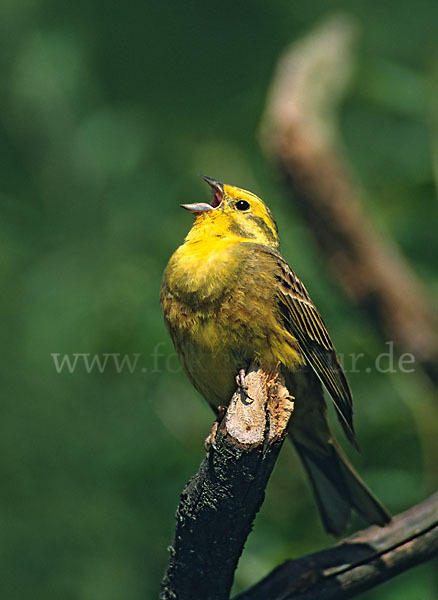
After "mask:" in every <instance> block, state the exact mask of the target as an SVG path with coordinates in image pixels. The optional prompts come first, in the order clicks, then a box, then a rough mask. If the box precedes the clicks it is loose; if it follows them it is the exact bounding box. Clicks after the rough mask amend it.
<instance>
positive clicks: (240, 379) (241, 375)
mask: <svg viewBox="0 0 438 600" xmlns="http://www.w3.org/2000/svg"><path fill="white" fill-rule="evenodd" d="M245 376H246V373H245V369H240V370H239V372H238V374H237V375H236V383H237V387H238V388H239V390H240V391H241V392H243V393H244V394H245V396H246V398H248V400H250V401H251V402H253V401H254V399H253V398H251V396H250V395H249V394H248V385H247V383H246V381H245Z"/></svg>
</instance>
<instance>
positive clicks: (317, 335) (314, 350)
mask: <svg viewBox="0 0 438 600" xmlns="http://www.w3.org/2000/svg"><path fill="white" fill-rule="evenodd" d="M273 254H274V253H273ZM274 256H275V258H276V262H277V270H276V274H275V278H276V280H277V302H278V305H279V308H280V312H281V315H282V318H283V322H284V324H285V326H286V328H287V329H288V331H289V332H290V333H291V334H292V335H293V336H294V337H295V339H296V340H297V341H298V344H299V346H300V350H301V352H302V354H303V356H304V358H305V359H306V361H307V363H308V364H309V365H310V367H311V368H312V369H313V371H314V372H315V373H316V375H317V376H318V378H319V379H320V380H321V382H322V383H323V385H324V386H325V387H326V388H327V391H328V392H329V394H330V396H331V397H332V399H333V403H334V405H335V408H336V412H337V415H338V417H339V420H340V422H341V425H342V427H343V428H344V431H345V433H346V435H347V438H348V439H349V440H350V442H351V443H352V444H353V445H354V446H355V447H357V443H356V438H355V434H354V427H353V399H352V396H351V390H350V386H349V385H348V381H347V378H346V376H345V373H344V371H343V369H342V366H341V364H340V362H339V359H338V357H337V354H336V350H335V348H334V346H333V343H332V341H331V339H330V336H329V333H328V331H327V328H326V326H325V325H324V321H323V320H322V318H321V315H320V314H319V312H318V310H317V309H316V307H315V305H314V304H313V302H312V300H311V298H310V296H309V294H308V292H307V290H306V288H305V287H304V285H303V283H302V282H301V281H300V279H299V278H298V277H297V276H296V274H295V273H294V272H293V271H292V269H291V268H290V267H289V265H288V264H287V263H286V262H285V261H284V260H283V259H282V258H281V256H280V255H279V254H277V253H275V254H274Z"/></svg>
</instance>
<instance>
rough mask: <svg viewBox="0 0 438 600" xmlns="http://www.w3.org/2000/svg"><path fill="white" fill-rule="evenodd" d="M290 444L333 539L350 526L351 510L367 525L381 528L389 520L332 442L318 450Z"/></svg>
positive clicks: (298, 444)
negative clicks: (295, 452) (295, 450)
mask: <svg viewBox="0 0 438 600" xmlns="http://www.w3.org/2000/svg"><path fill="white" fill-rule="evenodd" d="M291 437H292V436H291ZM292 441H293V443H294V445H295V448H296V449H297V451H298V454H299V456H300V458H301V460H302V462H303V464H304V467H305V469H306V471H307V474H308V475H309V478H310V482H311V484H312V488H313V491H314V493H315V497H316V501H317V504H318V508H319V511H320V513H321V518H322V521H323V523H324V526H325V528H326V529H327V531H328V532H329V533H332V534H334V535H336V536H340V535H342V533H344V531H345V530H346V529H347V527H348V525H349V523H350V514H351V509H352V508H353V509H355V510H356V511H357V512H358V513H359V514H360V515H361V516H362V517H363V518H364V519H365V520H367V521H369V522H370V523H374V524H376V525H380V526H384V525H386V523H388V522H389V521H390V519H391V517H390V515H389V513H388V512H387V511H386V509H385V508H384V506H383V505H382V504H381V503H380V502H379V500H377V498H376V497H375V496H374V495H373V493H372V492H371V491H370V490H369V489H368V487H367V486H366V485H365V483H364V482H363V481H362V480H361V478H360V477H359V475H358V474H357V473H356V471H355V470H354V468H353V466H352V465H351V464H350V462H349V461H348V459H347V457H346V456H345V454H344V453H343V451H342V449H341V448H340V447H339V446H338V444H337V443H336V442H335V441H334V440H332V441H330V443H327V444H325V445H324V446H321V445H319V446H317V447H315V446H313V445H312V446H307V445H305V444H303V443H302V442H299V441H297V440H296V439H294V438H293V437H292Z"/></svg>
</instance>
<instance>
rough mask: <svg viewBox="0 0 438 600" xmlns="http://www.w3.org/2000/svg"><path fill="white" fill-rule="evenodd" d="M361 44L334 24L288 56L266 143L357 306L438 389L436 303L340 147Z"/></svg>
mask: <svg viewBox="0 0 438 600" xmlns="http://www.w3.org/2000/svg"><path fill="white" fill-rule="evenodd" d="M356 37H357V36H356V25H355V23H354V22H353V21H352V20H351V19H347V18H346V17H337V18H332V19H331V20H329V21H328V22H325V23H323V24H322V25H321V26H320V27H319V28H318V29H316V30H315V31H314V32H312V33H311V34H309V35H308V36H307V37H306V38H304V39H303V40H301V41H300V42H298V43H296V44H294V45H293V46H292V47H291V48H290V49H289V50H287V51H286V52H285V54H284V56H283V57H282V58H281V59H280V61H279V64H278V68H277V73H276V76H275V78H274V81H273V83H272V86H271V91H270V94H269V98H268V102H267V107H266V112H265V117H264V120H263V126H262V134H263V135H262V143H263V147H264V149H265V151H266V152H267V153H268V154H269V155H270V156H271V157H272V158H273V159H274V161H275V163H276V164H277V165H278V167H279V169H280V172H281V173H282V175H283V176H284V177H285V180H286V183H287V185H288V188H289V190H290V192H291V194H292V197H293V200H294V202H295V203H296V204H297V206H298V207H299V209H300V210H301V212H302V214H303V216H304V218H305V219H306V221H307V223H308V225H309V227H310V229H311V231H312V232H313V234H314V235H315V238H316V241H317V243H318V245H319V246H320V248H321V251H322V253H323V255H324V257H325V258H326V259H327V261H328V263H329V265H330V266H331V268H332V269H333V271H334V272H335V274H336V275H337V277H338V279H339V280H340V282H341V284H342V286H343V287H344V289H345V290H346V292H347V293H348V295H349V297H350V299H352V300H353V301H354V302H355V303H356V304H357V305H358V306H360V307H361V308H362V309H364V310H365V311H366V312H367V313H368V315H369V317H370V318H371V319H372V320H373V321H374V322H375V324H376V327H377V329H378V330H379V331H381V332H382V333H383V335H384V336H386V337H387V339H389V340H393V341H394V342H395V343H396V345H397V346H398V349H399V350H400V351H401V352H408V353H411V354H413V355H414V356H415V359H416V361H417V362H418V363H420V364H421V365H422V367H423V368H424V370H425V371H426V372H427V373H428V374H429V376H430V377H431V379H432V380H433V381H434V382H435V383H438V370H437V364H438V338H437V336H436V335H435V324H436V321H435V316H434V314H433V310H432V308H431V302H430V300H429V298H428V296H427V293H426V292H425V290H424V289H423V286H422V285H421V283H420V282H419V280H418V278H417V277H416V276H415V274H414V273H413V271H412V269H411V268H410V267H409V265H408V264H407V262H406V260H404V258H403V257H402V255H401V254H400V252H399V251H398V249H397V248H396V247H395V245H394V244H392V243H391V242H390V240H388V239H387V238H384V237H383V236H382V235H381V234H379V232H378V231H377V229H376V227H375V225H374V224H373V223H372V221H371V219H370V218H369V217H368V214H367V213H366V210H365V209H364V208H363V206H362V205H361V202H360V198H359V194H358V191H357V189H355V186H354V185H353V183H352V178H351V177H350V173H349V168H348V165H347V163H346V160H345V159H344V158H343V157H342V153H341V152H340V151H339V144H338V143H337V142H338V140H337V127H336V124H337V123H336V114H335V112H336V109H337V108H338V106H339V104H340V102H341V100H342V98H343V96H344V93H345V88H346V85H347V83H348V81H349V76H350V72H351V67H352V65H351V60H352V56H354V52H353V48H352V46H353V42H354V41H355V38H356Z"/></svg>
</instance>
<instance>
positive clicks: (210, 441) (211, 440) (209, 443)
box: [204, 406, 225, 452]
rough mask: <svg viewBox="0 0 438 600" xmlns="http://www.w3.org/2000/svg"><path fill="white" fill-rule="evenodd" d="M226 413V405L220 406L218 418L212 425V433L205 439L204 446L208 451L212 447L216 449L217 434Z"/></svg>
mask: <svg viewBox="0 0 438 600" xmlns="http://www.w3.org/2000/svg"><path fill="white" fill-rule="evenodd" d="M224 415H225V407H223V406H218V407H217V416H216V420H215V421H214V423H213V425H212V426H211V431H210V433H209V434H208V435H207V437H206V438H205V440H204V448H205V451H206V452H209V451H210V448H213V450H216V434H217V431H218V429H219V425H220V424H221V421H222V419H223V418H224Z"/></svg>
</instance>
